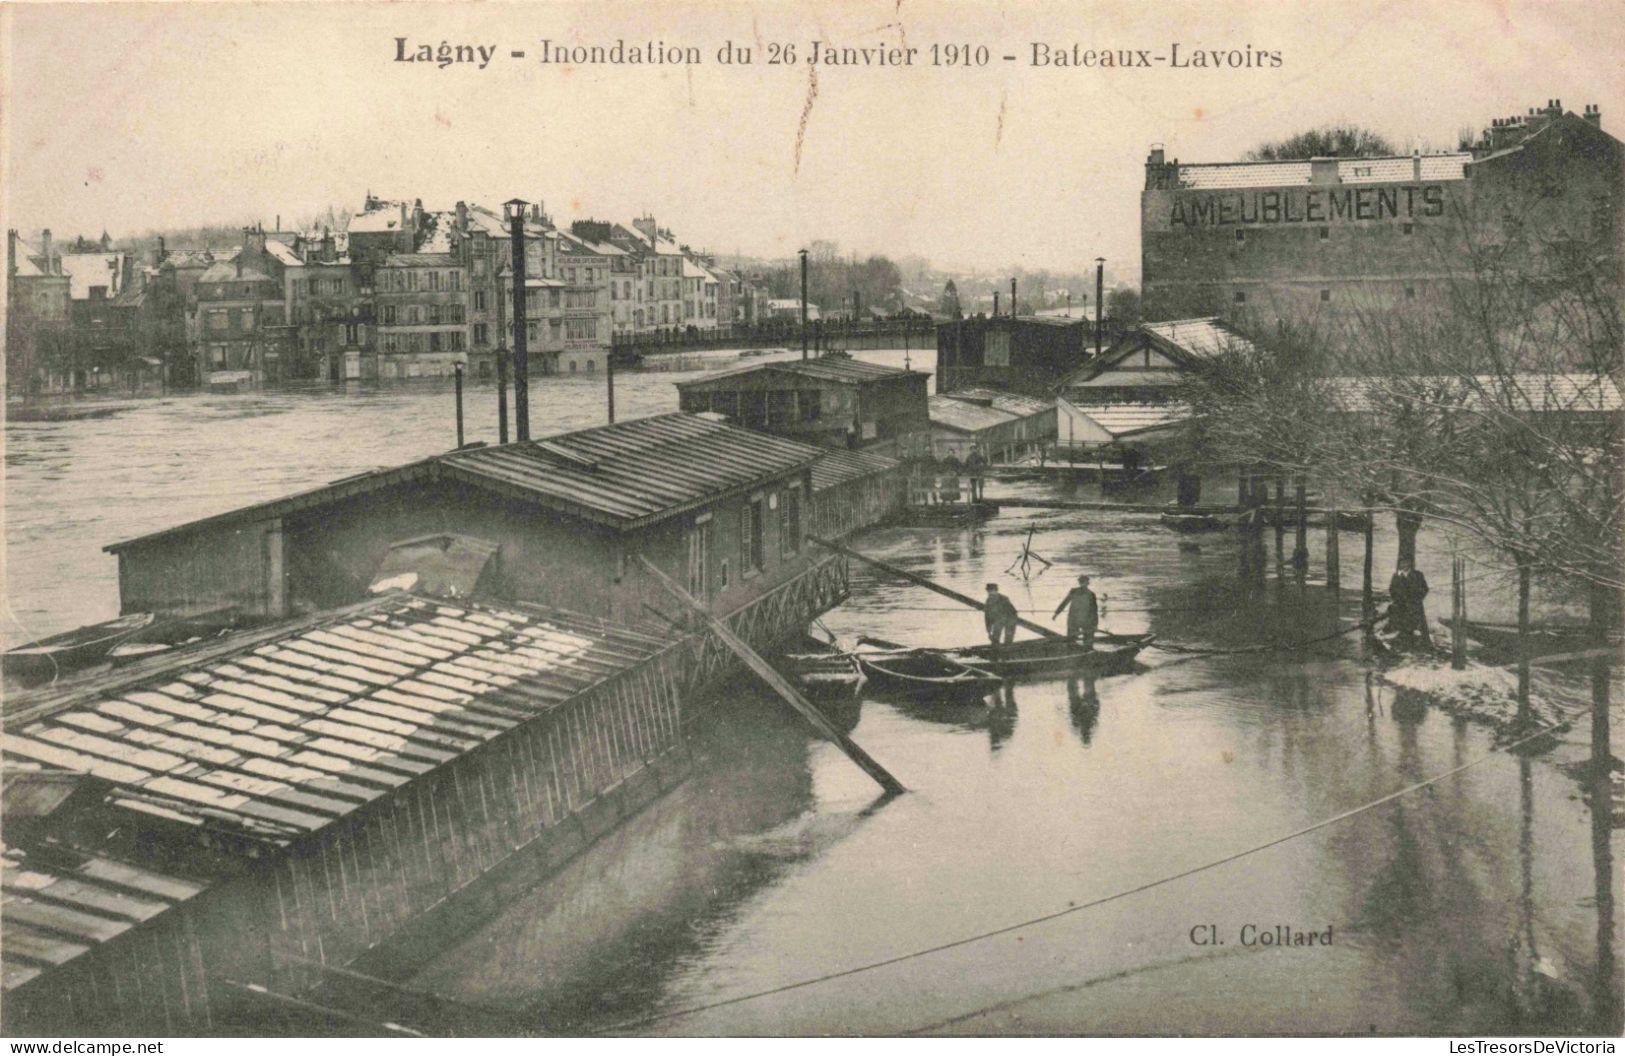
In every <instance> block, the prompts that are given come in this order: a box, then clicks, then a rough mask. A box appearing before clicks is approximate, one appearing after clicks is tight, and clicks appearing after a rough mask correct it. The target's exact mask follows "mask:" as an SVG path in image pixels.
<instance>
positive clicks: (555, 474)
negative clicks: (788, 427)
mask: <svg viewBox="0 0 1625 1056" xmlns="http://www.w3.org/2000/svg"><path fill="white" fill-rule="evenodd" d="M819 453H820V449H819V448H816V447H813V446H811V445H809V444H803V443H800V442H799V441H796V440H786V439H784V438H782V437H777V436H768V435H766V434H763V433H756V432H752V431H751V430H749V429H741V428H739V427H738V426H734V425H729V424H728V423H727V422H725V421H721V420H718V419H715V418H713V417H711V416H701V415H695V414H684V413H682V412H676V413H673V414H663V415H656V416H654V417H651V418H636V419H629V420H627V421H623V422H616V423H615V424H614V425H604V426H599V427H597V428H594V429H584V430H581V431H579V432H574V433H560V434H558V435H555V436H550V437H545V438H543V439H540V440H532V441H529V442H528V443H523V444H520V443H513V444H507V445H506V446H493V447H483V448H474V449H470V450H465V451H454V452H450V453H447V454H444V455H435V456H434V457H432V458H426V459H423V460H421V461H418V462H409V463H407V464H406V465H403V466H397V467H395V468H393V469H381V470H376V471H374V472H371V473H359V474H356V475H355V476H353V477H345V478H344V479H342V480H336V481H333V482H331V483H329V484H324V485H322V486H320V487H316V488H311V489H309V490H307V491H302V492H298V493H296V494H293V495H289V496H287V497H285V498H281V499H274V500H272V501H270V502H262V503H258V504H256V505H254V506H245V507H242V508H240V509H236V510H228V511H226V512H224V513H220V514H216V515H215V516H213V517H205V518H202V519H200V520H196V521H191V522H189V523H187V524H182V525H177V526H175V527H173V528H165V529H163V530H162V531H158V532H152V533H150V534H147V535H143V536H138V537H136V538H134V539H125V540H122V541H120V542H117V543H113V544H110V545H109V546H106V547H103V549H104V550H106V551H107V552H109V553H115V554H116V553H118V552H120V551H122V550H124V549H126V548H128V547H131V546H134V545H137V544H140V543H145V542H149V541H151V540H154V539H160V538H164V537H166V536H174V535H180V534H184V533H187V532H191V531H195V530H197V529H200V528H203V527H214V526H218V525H221V524H225V523H229V522H232V521H237V520H259V519H264V518H267V517H280V516H284V515H285V514H288V513H292V512H294V511H296V510H302V509H309V508H311V507H314V506H321V505H325V504H326V503H329V502H334V501H337V500H338V499H341V498H346V497H348V496H351V495H356V494H361V493H364V492H368V491H373V490H376V489H378V488H382V487H388V486H391V485H394V484H399V483H404V482H406V481H411V480H428V479H434V478H435V477H437V476H440V475H445V476H450V477H454V478H456V479H459V480H464V481H468V482H471V483H474V484H477V485H481V486H487V487H491V488H494V489H496V490H500V491H502V492H504V493H506V494H517V495H518V496H519V497H520V498H523V499H526V500H528V501H531V502H535V503H538V504H540V505H543V506H549V507H552V508H554V509H558V510H561V511H563V512H565V513H569V514H572V515H574V516H578V517H584V518H586V519H588V520H594V521H598V522H600V523H603V524H608V525H611V526H613V527H616V528H621V529H627V528H636V527H641V526H643V525H646V524H651V523H653V522H655V521H658V520H661V519H663V518H665V517H669V516H672V515H674V514H677V513H681V512H683V511H685V510H688V509H693V508H695V507H698V506H701V505H704V504H705V503H706V502H708V501H710V500H713V499H715V498H718V497H720V496H722V495H725V494H729V493H731V492H733V491H736V490H739V489H742V488H746V487H750V486H754V485H756V484H758V483H761V482H765V481H768V480H771V479H774V478H776V477H780V476H784V475H786V474H789V473H792V472H794V471H796V470H798V469H800V468H803V467H807V466H810V465H811V464H812V462H813V460H814V459H815V458H817V457H818V455H819Z"/></svg>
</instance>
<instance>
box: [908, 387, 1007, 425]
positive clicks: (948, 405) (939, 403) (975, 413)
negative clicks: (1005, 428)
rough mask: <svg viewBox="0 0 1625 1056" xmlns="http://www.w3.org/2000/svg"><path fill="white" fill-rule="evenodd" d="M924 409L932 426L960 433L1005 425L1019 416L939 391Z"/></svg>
mask: <svg viewBox="0 0 1625 1056" xmlns="http://www.w3.org/2000/svg"><path fill="white" fill-rule="evenodd" d="M926 409H927V411H928V412H929V413H930V415H931V425H932V427H933V428H937V427H941V428H945V429H956V430H958V431H959V432H962V433H978V432H981V431H982V430H983V429H992V428H994V427H995V426H1000V425H1006V424H1008V423H1010V422H1013V421H1015V420H1016V419H1017V418H1018V417H1019V416H1018V415H1014V414H1011V413H1010V412H1009V411H1001V410H999V409H998V408H996V407H983V406H982V405H981V404H978V403H967V402H966V401H964V400H956V399H954V398H953V397H951V396H945V395H943V394H941V393H937V394H935V395H933V396H932V397H931V398H930V400H928V401H927V402H926Z"/></svg>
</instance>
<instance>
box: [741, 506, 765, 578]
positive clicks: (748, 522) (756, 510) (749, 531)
mask: <svg viewBox="0 0 1625 1056" xmlns="http://www.w3.org/2000/svg"><path fill="white" fill-rule="evenodd" d="M762 528H763V525H762V500H761V499H751V500H750V501H749V502H747V503H745V505H744V506H743V507H742V508H741V509H740V511H739V570H740V573H741V574H742V575H748V574H750V573H752V572H760V571H761V570H762V558H763V553H762Z"/></svg>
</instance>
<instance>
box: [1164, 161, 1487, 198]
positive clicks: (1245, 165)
mask: <svg viewBox="0 0 1625 1056" xmlns="http://www.w3.org/2000/svg"><path fill="white" fill-rule="evenodd" d="M1420 160H1421V167H1422V175H1421V178H1422V179H1423V180H1426V181H1428V182H1433V183H1437V182H1442V181H1448V180H1460V179H1463V178H1465V177H1464V175H1463V170H1464V169H1465V167H1466V165H1467V164H1468V163H1469V162H1471V161H1472V160H1473V156H1472V154H1470V153H1467V152H1458V153H1451V154H1423V155H1421V156H1420ZM1416 161H1417V158H1416V157H1414V156H1412V155H1409V154H1403V155H1395V156H1388V157H1374V158H1339V159H1337V178H1338V181H1339V182H1340V183H1343V184H1353V185H1359V184H1367V183H1410V182H1413V181H1414V180H1415V179H1416V175H1415V172H1416ZM1311 171H1312V170H1311V166H1310V163H1309V162H1308V161H1231V162H1218V163H1214V164H1196V165H1180V166H1179V185H1180V186H1181V187H1183V188H1187V189H1189V190H1196V191H1207V190H1220V189H1228V188H1238V187H1295V186H1303V187H1307V186H1309V183H1310V173H1311ZM1327 186H1334V185H1332V184H1328V185H1327Z"/></svg>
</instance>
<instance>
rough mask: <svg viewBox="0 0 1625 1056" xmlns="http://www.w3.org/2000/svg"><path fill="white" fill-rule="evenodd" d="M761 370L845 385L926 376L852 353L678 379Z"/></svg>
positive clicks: (704, 381)
mask: <svg viewBox="0 0 1625 1056" xmlns="http://www.w3.org/2000/svg"><path fill="white" fill-rule="evenodd" d="M758 371H774V372H777V373H781V374H799V375H801V376H802V377H806V378H816V379H818V380H819V381H834V382H839V383H841V384H845V385H863V384H867V383H869V382H874V381H889V380H891V379H893V378H902V377H908V376H909V375H917V376H920V377H924V376H925V375H924V373H923V372H922V371H918V370H904V369H902V368H901V367H888V366H884V365H882V364H879V363H866V362H864V361H863V360H861V359H852V358H850V357H849V356H819V357H818V358H817V359H805V360H803V359H784V360H778V361H775V362H772V363H747V364H744V365H742V366H737V367H728V368H726V369H724V370H718V371H713V372H712V373H710V374H707V375H705V376H704V377H700V378H695V379H693V380H692V381H682V382H678V383H677V388H678V389H680V390H681V389H686V388H690V387H693V386H697V385H708V384H710V383H712V382H716V381H721V380H722V379H724V378H733V377H739V376H741V375H745V374H754V373H756V372H758Z"/></svg>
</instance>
